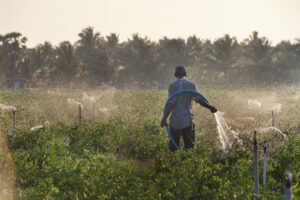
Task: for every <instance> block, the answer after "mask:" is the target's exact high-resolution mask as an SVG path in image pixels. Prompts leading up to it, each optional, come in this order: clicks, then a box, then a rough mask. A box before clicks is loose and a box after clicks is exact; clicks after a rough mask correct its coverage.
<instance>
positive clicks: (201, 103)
mask: <svg viewBox="0 0 300 200" xmlns="http://www.w3.org/2000/svg"><path fill="white" fill-rule="evenodd" d="M196 102H197V103H199V104H200V105H201V106H203V107H205V108H207V109H209V110H210V112H212V113H215V112H217V111H218V110H217V109H216V108H215V107H214V106H212V105H210V104H208V103H207V102H206V101H204V100H203V99H202V98H199V99H197V101H196Z"/></svg>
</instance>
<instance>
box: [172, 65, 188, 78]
mask: <svg viewBox="0 0 300 200" xmlns="http://www.w3.org/2000/svg"><path fill="white" fill-rule="evenodd" d="M174 75H175V76H176V77H177V78H181V77H184V76H186V71H185V67H184V66H181V65H179V66H176V68H175V74H174Z"/></svg>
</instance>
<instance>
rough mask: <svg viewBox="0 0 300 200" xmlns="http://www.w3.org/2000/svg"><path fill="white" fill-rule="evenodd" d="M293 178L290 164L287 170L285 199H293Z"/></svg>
mask: <svg viewBox="0 0 300 200" xmlns="http://www.w3.org/2000/svg"><path fill="white" fill-rule="evenodd" d="M292 178H293V175H292V173H291V172H290V166H289V165H288V166H287V168H286V170H285V188H284V196H285V200H292Z"/></svg>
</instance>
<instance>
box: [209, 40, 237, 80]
mask: <svg viewBox="0 0 300 200" xmlns="http://www.w3.org/2000/svg"><path fill="white" fill-rule="evenodd" d="M206 46H207V48H206V50H205V54H206V60H207V62H208V63H210V64H209V66H210V67H211V68H212V69H214V70H216V71H218V72H223V73H224V80H225V81H226V82H230V79H229V76H228V75H229V71H230V69H232V68H233V67H234V66H235V63H236V61H237V57H236V55H237V52H238V51H237V50H238V48H239V45H238V42H237V39H236V38H235V37H230V35H228V34H225V35H224V37H222V38H219V39H217V40H216V41H214V42H213V43H212V44H211V43H210V42H207V43H206Z"/></svg>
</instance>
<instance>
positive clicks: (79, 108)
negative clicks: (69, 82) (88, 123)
mask: <svg viewBox="0 0 300 200" xmlns="http://www.w3.org/2000/svg"><path fill="white" fill-rule="evenodd" d="M78 111H79V112H78V120H79V121H78V124H79V126H80V125H81V117H82V116H81V104H79V106H78Z"/></svg>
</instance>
